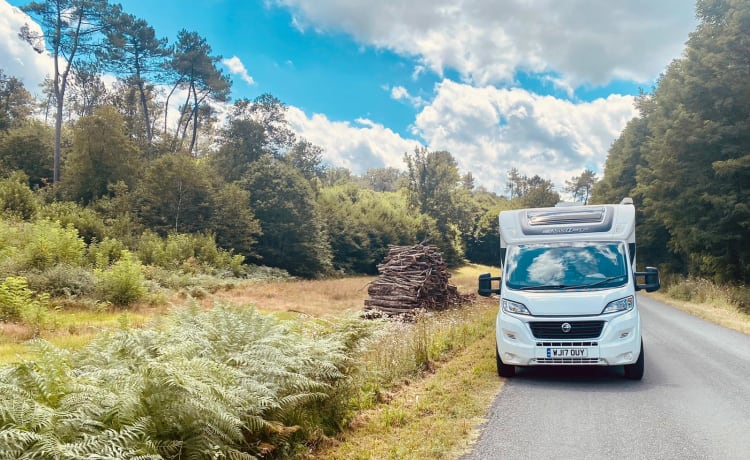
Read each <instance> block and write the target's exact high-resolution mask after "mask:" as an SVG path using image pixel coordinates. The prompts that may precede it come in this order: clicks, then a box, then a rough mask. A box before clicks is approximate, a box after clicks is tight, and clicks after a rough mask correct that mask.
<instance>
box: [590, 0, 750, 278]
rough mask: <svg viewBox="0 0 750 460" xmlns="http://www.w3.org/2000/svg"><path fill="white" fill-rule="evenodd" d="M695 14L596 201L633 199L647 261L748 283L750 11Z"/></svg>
mask: <svg viewBox="0 0 750 460" xmlns="http://www.w3.org/2000/svg"><path fill="white" fill-rule="evenodd" d="M696 10H697V12H698V18H699V20H700V23H699V25H698V28H697V29H696V31H695V32H694V33H693V34H691V36H690V39H689V40H688V42H687V47H686V51H685V54H684V57H683V58H681V59H678V60H675V61H673V62H672V64H671V65H670V66H669V67H668V68H667V70H666V72H665V73H664V74H663V75H662V77H661V78H660V79H659V82H658V86H657V87H656V88H655V90H654V93H653V94H652V95H650V96H646V95H643V96H641V98H639V100H638V108H639V110H640V115H641V116H640V118H637V119H635V120H632V121H631V122H630V123H629V124H628V126H627V128H626V129H625V131H623V133H622V135H621V137H620V139H618V140H617V141H616V142H615V143H614V144H613V146H612V149H611V150H610V155H609V157H608V159H607V167H606V170H605V177H604V179H603V180H602V183H601V185H600V186H598V187H596V188H595V190H594V194H595V200H596V201H598V202H603V201H614V202H618V201H619V200H620V199H622V198H623V196H632V197H633V198H634V199H635V201H636V203H637V204H638V205H640V206H639V207H638V212H639V214H638V222H639V226H638V230H637V231H638V232H639V248H640V250H639V252H640V253H646V254H648V255H649V258H650V259H649V261H648V263H654V262H656V260H653V259H657V260H659V261H660V262H662V264H663V265H667V267H668V269H669V270H670V271H674V272H678V273H689V274H690V275H691V276H694V277H708V278H712V279H714V280H715V281H720V282H722V281H740V282H747V281H748V280H750V268H748V267H750V246H748V244H747V235H748V232H750V206H748V204H747V203H750V188H748V186H747V184H749V183H750V157H748V153H747V145H750V132H749V131H748V130H747V129H746V126H747V123H748V120H750V108H749V107H748V105H747V104H746V103H745V102H744V101H746V100H748V98H750V80H748V78H747V70H746V67H747V53H746V49H745V48H743V47H742V45H741V43H745V42H746V41H748V40H750V29H749V28H748V27H747V24H748V22H749V21H750V12H749V11H748V9H747V8H746V5H745V3H744V2H742V1H738V0H699V1H698V3H697V8H696ZM642 243H643V244H642ZM639 259H641V260H642V259H643V258H642V257H639Z"/></svg>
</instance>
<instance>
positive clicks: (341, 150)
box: [287, 107, 420, 174]
mask: <svg viewBox="0 0 750 460" xmlns="http://www.w3.org/2000/svg"><path fill="white" fill-rule="evenodd" d="M287 120H289V122H290V124H291V126H292V129H294V131H295V132H297V133H298V134H300V135H301V136H302V137H304V138H305V139H307V140H309V141H310V142H312V143H313V144H315V145H318V146H320V147H323V149H324V150H325V152H324V155H323V156H324V159H325V160H326V161H327V162H328V163H330V164H332V165H334V166H343V167H345V168H347V169H349V170H351V171H352V172H353V173H355V174H362V173H364V172H365V171H367V170H368V169H369V168H383V167H393V168H398V169H404V161H403V158H404V153H406V152H411V151H413V150H414V148H415V147H417V146H419V145H420V143H419V141H416V140H413V139H405V138H403V137H402V136H400V135H399V134H398V133H395V132H394V131H392V130H391V129H389V128H387V127H385V126H383V125H382V124H379V123H375V122H373V121H372V120H368V119H365V118H358V119H357V120H355V122H354V123H352V122H349V121H333V120H330V119H329V118H328V117H326V116H325V115H323V114H319V113H316V114H313V115H312V116H309V117H308V116H307V115H306V114H305V113H304V112H303V111H302V110H300V109H299V108H296V107H289V108H288V110H287Z"/></svg>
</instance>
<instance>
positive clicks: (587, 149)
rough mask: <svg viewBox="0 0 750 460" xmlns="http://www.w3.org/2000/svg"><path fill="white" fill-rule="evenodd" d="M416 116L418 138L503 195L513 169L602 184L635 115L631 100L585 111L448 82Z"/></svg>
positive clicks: (617, 99) (595, 104)
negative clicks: (587, 175) (590, 175)
mask: <svg viewBox="0 0 750 460" xmlns="http://www.w3.org/2000/svg"><path fill="white" fill-rule="evenodd" d="M436 93H437V95H436V97H435V99H434V100H433V101H432V102H431V103H430V104H429V105H428V106H426V107H425V108H424V109H423V110H422V112H420V113H419V115H417V118H416V121H415V123H414V130H415V134H418V135H419V136H420V137H421V138H423V139H425V141H426V142H427V144H428V147H429V148H430V149H431V150H447V151H449V152H451V153H452V154H453V156H454V157H455V158H456V161H457V162H458V165H459V167H460V168H461V169H462V170H463V171H471V172H472V174H473V175H474V177H475V178H476V179H477V181H478V182H479V183H480V184H482V185H484V186H485V187H487V188H488V189H490V190H495V191H497V192H503V190H504V188H505V177H506V174H507V172H508V170H510V169H511V168H517V169H518V170H519V171H520V172H521V173H522V174H526V175H529V176H533V175H535V174H539V175H540V176H542V177H543V178H546V179H551V180H552V181H553V182H554V183H555V185H556V186H558V187H562V186H563V185H564V183H565V179H569V178H570V177H571V176H574V175H578V174H580V173H581V171H582V170H583V169H584V168H586V167H589V168H592V169H594V170H595V171H598V172H599V173H600V176H601V172H602V171H603V165H604V161H605V160H606V156H607V152H608V150H609V147H610V145H611V143H612V142H613V141H614V140H615V138H617V136H618V135H619V134H620V132H621V131H622V129H623V128H624V127H625V125H626V124H627V122H628V121H629V120H630V119H631V118H633V117H634V116H635V115H636V113H637V112H636V110H635V108H634V107H633V97H631V96H621V95H611V96H609V97H608V98H606V99H597V100H595V101H592V102H586V103H573V102H570V101H566V100H563V99H557V98H554V97H552V96H539V95H536V94H533V93H530V92H528V91H526V90H523V89H518V88H516V89H497V88H494V87H485V88H476V87H472V86H469V85H466V84H460V83H456V82H452V81H450V80H444V81H443V82H442V83H440V84H439V85H438V87H437V91H436Z"/></svg>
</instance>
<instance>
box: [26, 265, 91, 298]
mask: <svg viewBox="0 0 750 460" xmlns="http://www.w3.org/2000/svg"><path fill="white" fill-rule="evenodd" d="M26 277H27V279H28V281H29V287H30V288H31V289H33V290H35V291H37V292H46V293H48V294H49V295H51V296H52V297H70V296H74V297H84V296H88V295H91V294H93V293H94V292H95V291H96V279H95V278H94V274H93V273H92V272H91V270H89V269H86V268H83V267H73V266H70V265H67V264H57V265H54V266H52V267H50V268H48V269H46V270H43V271H31V272H29V273H27V274H26Z"/></svg>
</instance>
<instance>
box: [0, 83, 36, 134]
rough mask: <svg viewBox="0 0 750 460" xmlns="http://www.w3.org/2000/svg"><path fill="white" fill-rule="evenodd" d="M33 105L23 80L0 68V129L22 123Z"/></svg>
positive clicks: (3, 129) (4, 129)
mask: <svg viewBox="0 0 750 460" xmlns="http://www.w3.org/2000/svg"><path fill="white" fill-rule="evenodd" d="M33 107H34V99H33V97H32V96H31V93H29V92H28V91H27V90H26V88H25V87H24V86H23V82H22V81H21V80H19V79H18V78H16V77H13V76H8V75H6V74H5V72H4V71H3V69H0V131H6V130H8V129H9V128H12V127H14V126H18V125H20V124H22V123H23V122H24V120H26V119H27V118H28V117H29V116H30V115H31V112H32V111H33Z"/></svg>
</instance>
